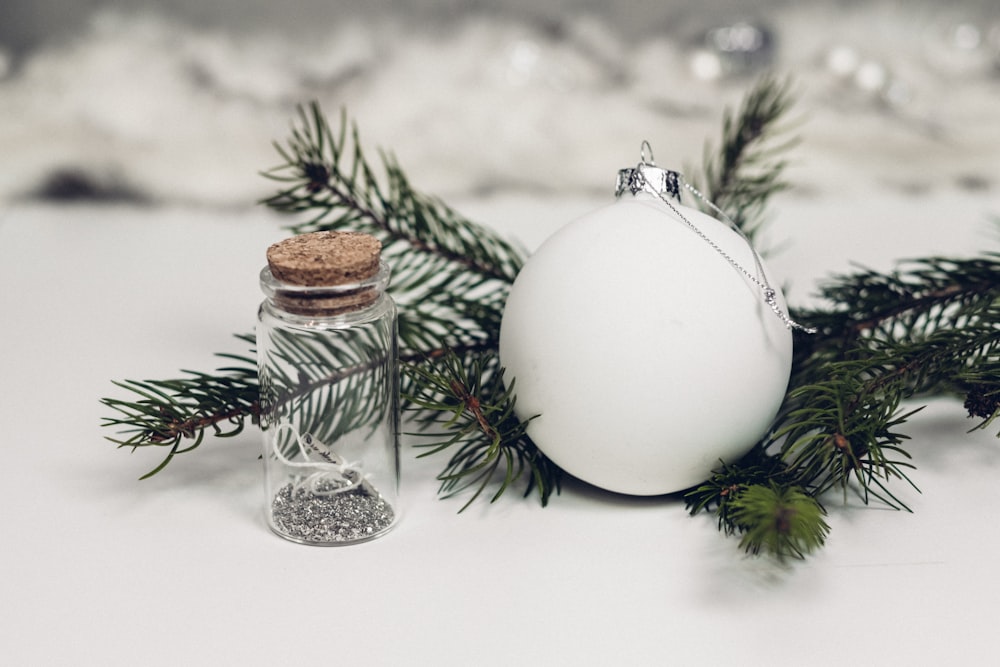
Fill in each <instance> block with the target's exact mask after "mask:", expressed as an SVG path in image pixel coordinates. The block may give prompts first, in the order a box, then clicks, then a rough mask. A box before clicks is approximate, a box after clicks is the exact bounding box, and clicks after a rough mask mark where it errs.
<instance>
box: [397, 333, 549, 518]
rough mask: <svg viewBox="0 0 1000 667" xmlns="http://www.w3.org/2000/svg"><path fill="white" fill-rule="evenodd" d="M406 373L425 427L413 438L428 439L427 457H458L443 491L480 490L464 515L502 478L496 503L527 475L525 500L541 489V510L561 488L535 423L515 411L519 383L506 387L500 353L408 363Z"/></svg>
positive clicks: (447, 471) (417, 414)
mask: <svg viewBox="0 0 1000 667" xmlns="http://www.w3.org/2000/svg"><path fill="white" fill-rule="evenodd" d="M405 372H406V374H407V375H409V376H410V377H411V378H412V379H413V381H414V388H413V393H412V394H411V395H409V396H407V397H406V398H407V401H408V403H409V404H410V405H411V406H412V407H411V410H413V411H414V413H415V414H414V422H415V423H416V424H417V425H418V426H420V427H421V430H420V431H419V432H416V433H411V434H410V435H413V436H416V437H420V438H426V439H428V440H429V442H425V443H421V444H418V445H417V447H420V448H424V449H426V450H427V451H425V452H424V453H423V454H421V456H429V455H432V454H437V453H439V452H444V451H449V452H452V456H451V459H450V460H449V462H448V465H447V467H446V468H445V470H444V472H442V473H441V474H440V475H439V476H438V479H439V480H440V481H441V489H440V490H441V493H443V494H444V495H446V496H450V495H454V494H456V493H458V492H461V491H464V490H466V489H473V490H474V492H473V493H472V496H471V497H470V498H469V500H468V501H467V502H466V503H465V505H463V506H462V508H461V510H459V511H462V510H464V509H465V508H467V507H468V506H469V504H471V503H472V502H473V501H474V500H475V499H476V498H478V497H479V496H480V495H481V494H482V493H483V491H484V490H485V489H486V488H487V487H488V486H489V485H490V483H491V482H494V481H496V480H497V479H498V478H499V485H498V487H497V490H496V492H495V493H494V494H493V496H492V499H491V502H492V501H495V500H497V498H499V497H500V496H501V494H503V492H504V491H505V490H506V489H507V488H508V487H509V486H510V485H511V484H512V483H513V482H514V481H515V480H517V479H519V478H521V477H523V476H524V474H523V473H525V472H528V473H529V474H528V475H527V479H528V482H527V486H526V488H525V495H528V494H529V493H531V491H532V490H537V492H538V494H539V497H540V499H541V501H542V505H545V504H547V503H548V500H549V497H550V496H551V494H552V492H553V491H558V490H559V478H560V470H559V469H558V468H557V467H556V466H555V465H554V464H553V463H552V462H551V461H549V460H548V459H547V458H546V457H545V456H544V455H543V454H542V453H541V452H540V451H539V450H538V448H537V447H536V446H535V444H534V443H533V442H531V439H530V438H529V437H528V435H527V432H526V429H527V426H528V421H530V420H528V421H521V420H520V419H518V417H517V416H516V415H515V414H514V403H515V400H514V382H513V381H512V382H510V383H509V385H508V386H506V387H505V386H504V383H503V369H502V368H500V367H499V361H498V358H497V356H496V354H495V353H494V352H493V351H488V352H483V353H481V354H478V355H474V356H470V357H467V358H465V359H462V358H460V357H459V356H458V355H457V354H455V353H453V352H448V353H446V354H444V355H441V356H440V357H438V358H437V359H434V360H433V361H431V362H430V363H425V364H408V365H407V366H406V370H405ZM428 429H431V430H432V432H430V433H428V432H427V430H428Z"/></svg>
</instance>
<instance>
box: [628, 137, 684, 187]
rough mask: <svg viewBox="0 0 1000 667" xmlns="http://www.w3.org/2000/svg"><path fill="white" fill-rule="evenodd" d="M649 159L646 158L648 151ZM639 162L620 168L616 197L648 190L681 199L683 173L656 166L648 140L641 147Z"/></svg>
mask: <svg viewBox="0 0 1000 667" xmlns="http://www.w3.org/2000/svg"><path fill="white" fill-rule="evenodd" d="M647 150H648V151H649V160H648V161H647V160H646V151H647ZM639 160H640V161H639V164H637V165H636V166H634V167H626V168H625V169H619V170H618V183H617V184H616V185H615V197H621V196H622V195H623V194H625V192H626V191H627V192H631V193H632V194H633V195H637V194H639V193H640V192H648V193H650V194H652V195H656V196H657V197H673V198H674V199H676V200H677V201H680V200H681V175H680V174H679V173H677V172H676V171H671V170H670V169H663V168H662V167H657V166H656V161H655V160H654V159H653V148H652V147H651V146H650V145H649V142H648V141H645V140H644V141H643V142H642V145H641V146H640V147H639Z"/></svg>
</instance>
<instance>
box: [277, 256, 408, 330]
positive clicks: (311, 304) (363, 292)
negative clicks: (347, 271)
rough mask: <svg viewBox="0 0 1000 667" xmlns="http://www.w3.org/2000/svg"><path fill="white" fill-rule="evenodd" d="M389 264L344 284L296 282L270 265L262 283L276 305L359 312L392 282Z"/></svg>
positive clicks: (310, 312)
mask: <svg viewBox="0 0 1000 667" xmlns="http://www.w3.org/2000/svg"><path fill="white" fill-rule="evenodd" d="M390 273H391V272H390V269H389V265H388V264H386V263H385V262H384V261H380V262H379V267H378V271H377V272H376V273H375V274H374V275H372V276H371V277H370V278H366V279H364V280H360V281H357V282H351V283H344V284H341V285H295V284H292V283H286V282H282V281H281V280H278V279H277V278H275V277H274V275H273V274H272V273H271V269H270V268H269V267H266V266H265V267H264V268H263V269H262V270H261V272H260V287H261V291H263V292H264V296H265V297H266V298H267V301H268V303H269V305H271V306H272V307H273V308H275V309H277V310H279V311H283V312H286V313H290V314H293V315H300V316H305V317H334V316H338V315H344V314H348V313H354V312H360V311H364V310H367V309H369V308H371V307H372V306H374V305H376V304H377V303H378V302H379V301H381V297H382V296H383V295H384V294H385V291H386V288H387V287H388V286H389V277H390Z"/></svg>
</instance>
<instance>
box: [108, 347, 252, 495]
mask: <svg viewBox="0 0 1000 667" xmlns="http://www.w3.org/2000/svg"><path fill="white" fill-rule="evenodd" d="M239 338H242V339H244V340H252V336H239ZM219 356H221V357H227V358H229V359H231V360H233V361H236V362H238V365H237V366H230V367H226V368H220V369H218V370H217V371H216V372H215V373H214V374H208V373H199V372H195V371H186V372H187V373H188V375H187V376H186V377H182V378H178V379H173V380H146V381H142V382H139V381H132V380H127V381H124V382H115V385H117V386H118V387H121V388H122V389H125V390H126V391H128V392H129V393H131V394H132V395H133V397H134V399H133V400H130V401H129V400H123V399H116V398H104V399H101V403H103V404H104V405H105V406H107V407H109V408H111V409H112V410H114V411H115V412H117V413H118V415H119V416H116V417H105V418H104V419H103V424H102V425H103V426H106V427H113V428H118V429H120V430H119V433H120V437H117V438H113V437H109V438H108V440H110V441H112V442H115V443H117V444H118V446H119V447H131V448H132V450H133V451H135V450H136V449H137V448H139V447H166V448H168V451H167V454H166V456H165V457H164V459H163V460H162V461H161V462H160V464H159V465H157V466H156V467H155V468H153V469H152V470H150V471H149V472H148V473H146V474H145V475H143V476H142V477H141V479H146V478H147V477H151V476H153V475H155V474H156V473H158V472H159V471H160V470H162V469H163V468H164V467H166V465H167V464H168V463H170V461H171V459H173V457H174V456H175V455H177V454H182V453H184V452H189V451H191V450H193V449H196V448H197V447H198V446H199V445H201V443H202V441H203V440H204V438H205V434H206V433H208V432H211V433H212V434H213V435H215V436H217V437H232V436H235V435H238V434H239V433H241V432H242V431H243V429H244V428H245V426H246V424H247V421H249V422H250V423H251V424H257V423H259V420H260V415H261V407H260V398H259V396H260V392H259V388H258V384H257V366H256V360H255V359H253V358H251V357H243V356H237V355H228V354H222V355H219ZM125 436H127V437H125Z"/></svg>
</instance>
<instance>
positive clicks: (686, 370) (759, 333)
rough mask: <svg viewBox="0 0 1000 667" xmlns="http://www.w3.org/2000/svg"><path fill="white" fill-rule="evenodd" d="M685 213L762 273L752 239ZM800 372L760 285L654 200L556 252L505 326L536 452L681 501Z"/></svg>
mask: <svg viewBox="0 0 1000 667" xmlns="http://www.w3.org/2000/svg"><path fill="white" fill-rule="evenodd" d="M676 208H677V211H679V212H681V213H682V214H683V215H684V216H685V217H687V219H688V220H689V221H690V222H691V223H693V224H694V225H695V226H696V227H697V228H698V229H699V230H700V231H701V232H702V233H704V234H705V235H706V236H707V237H708V238H709V239H711V240H712V241H713V242H714V243H715V244H717V246H718V248H719V249H721V250H722V251H723V252H725V253H726V254H728V255H729V257H730V258H732V260H733V261H734V262H736V263H737V264H739V266H740V267H744V268H746V269H747V270H749V271H750V273H751V274H755V262H754V259H755V257H754V253H753V250H752V249H751V248H750V247H749V245H748V244H747V242H746V241H745V240H744V239H743V238H742V237H740V236H739V235H738V234H736V233H735V232H734V231H733V230H732V229H730V228H729V227H728V226H726V225H724V224H723V223H721V222H719V221H718V220H715V219H714V218H711V217H709V216H707V215H705V214H702V213H700V212H698V211H696V210H694V209H691V208H688V207H683V206H679V205H678V206H677V207H676ZM778 299H779V303H780V304H781V305H782V306H783V305H784V300H783V298H782V297H781V295H780V293H779V295H778ZM791 359H792V336H791V331H790V330H789V329H788V328H787V327H786V326H785V323H784V322H783V321H782V320H781V319H780V318H779V317H776V316H775V313H774V312H773V311H772V309H771V308H770V307H769V306H768V305H767V304H766V303H765V301H764V298H763V295H762V290H761V286H760V285H759V284H755V283H754V282H753V281H752V280H750V279H749V278H748V277H747V276H746V275H744V274H743V273H741V271H740V270H739V269H737V268H736V267H734V266H733V264H732V263H730V262H729V261H727V259H725V258H724V257H723V256H722V255H721V254H720V252H719V251H718V250H716V249H715V248H713V247H712V246H711V245H710V244H709V243H707V242H706V241H705V240H704V239H702V238H700V237H699V236H698V235H697V234H696V233H695V232H694V231H693V230H692V229H691V228H690V227H688V226H687V225H686V224H685V223H684V222H683V221H682V220H681V219H679V216H678V215H677V213H676V212H674V211H671V210H670V209H669V208H668V207H667V206H666V205H665V204H664V203H663V202H662V201H660V200H659V199H658V198H657V197H656V196H655V195H652V194H648V193H646V192H639V194H637V195H628V194H626V196H624V197H622V198H621V199H619V200H618V201H616V202H615V203H613V204H610V205H609V206H606V207H604V208H602V209H599V210H597V211H595V212H593V213H590V214H588V215H585V216H584V217H582V218H580V219H578V220H576V221H574V222H572V223H570V224H569V225H567V226H565V227H563V228H562V229H561V230H559V231H557V232H556V233H555V234H554V235H553V236H552V237H550V238H549V239H548V240H547V241H545V242H544V243H543V244H542V246H541V247H540V248H539V249H538V251H537V252H535V253H534V255H532V256H531V257H530V258H529V260H528V261H527V263H526V264H525V266H524V268H523V269H522V271H521V273H520V274H519V275H518V276H517V279H516V280H515V282H514V284H513V286H512V288H511V292H510V296H509V297H508V300H507V304H506V307H505V311H504V315H503V322H502V325H501V329H500V362H501V364H502V365H503V366H504V367H505V368H506V374H505V376H504V377H505V380H506V381H507V382H510V381H511V380H513V381H514V382H515V384H514V393H515V394H516V396H517V404H516V412H517V415H518V416H519V417H520V418H521V419H528V418H530V417H532V416H534V415H540V416H538V417H537V418H536V419H534V420H532V421H531V422H530V424H529V425H528V435H529V436H530V437H531V439H532V440H533V441H534V442H535V443H536V444H537V445H538V447H539V449H541V450H542V452H544V453H545V455H546V456H548V457H549V458H550V459H552V461H554V462H555V463H556V464H557V465H558V466H560V467H561V468H562V469H563V470H565V471H567V472H568V473H570V474H572V475H574V476H576V477H578V478H580V479H582V480H584V481H586V482H589V483H591V484H593V485H595V486H598V487H601V488H603V489H607V490H610V491H616V492H620V493H627V494H633V495H656V494H663V493H672V492H675V491H680V490H682V489H686V488H688V487H690V486H692V485H694V484H697V483H698V482H701V481H703V480H704V479H706V478H707V477H708V476H709V475H710V474H711V471H712V470H713V469H714V468H717V467H718V466H719V464H720V460H721V461H726V462H731V461H733V460H735V459H737V458H738V457H740V456H741V455H743V454H745V453H746V452H747V451H749V449H750V448H751V447H752V446H753V444H754V443H755V442H756V441H757V440H759V439H760V437H761V436H762V435H763V434H764V433H765V432H766V430H767V428H768V426H769V425H770V423H771V421H772V420H773V418H774V416H775V414H776V413H777V411H778V408H779V406H780V404H781V401H782V399H783V398H784V395H785V391H786V389H787V385H788V378H789V373H790V370H791Z"/></svg>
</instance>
